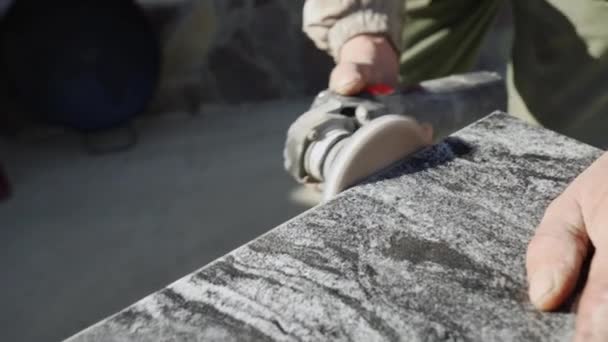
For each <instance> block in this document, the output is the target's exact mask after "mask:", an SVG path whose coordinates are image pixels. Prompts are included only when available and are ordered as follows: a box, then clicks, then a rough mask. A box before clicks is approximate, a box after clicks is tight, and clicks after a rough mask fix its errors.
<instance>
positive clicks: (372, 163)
mask: <svg viewBox="0 0 608 342" xmlns="http://www.w3.org/2000/svg"><path fill="white" fill-rule="evenodd" d="M432 135H433V134H432V129H431V128H430V126H423V125H420V124H419V123H418V122H416V121H415V120H414V119H411V118H408V117H404V116H401V115H385V116H381V117H379V118H377V119H374V120H372V121H371V122H369V123H368V124H366V125H363V126H362V127H361V128H359V129H358V130H357V131H356V132H355V133H354V134H353V135H352V136H351V137H350V138H348V139H349V140H348V142H346V143H345V145H344V147H343V148H342V149H341V150H340V152H339V155H338V156H337V157H336V159H335V160H334V161H333V163H332V165H331V168H330V171H329V175H328V177H327V180H326V182H325V184H324V186H323V200H324V201H327V200H330V199H331V198H333V197H334V196H336V195H337V194H338V193H340V192H342V191H343V190H345V189H347V188H349V187H351V186H353V185H355V184H356V183H358V182H360V181H362V180H363V179H364V178H366V177H368V176H370V175H372V174H374V173H376V172H379V171H381V170H382V169H385V168H387V167H388V166H390V165H391V164H393V163H395V162H396V161H398V160H400V159H403V158H405V157H407V156H408V155H410V154H412V153H414V152H416V151H418V150H420V149H421V148H423V147H425V146H429V145H431V144H432V140H433V138H432Z"/></svg>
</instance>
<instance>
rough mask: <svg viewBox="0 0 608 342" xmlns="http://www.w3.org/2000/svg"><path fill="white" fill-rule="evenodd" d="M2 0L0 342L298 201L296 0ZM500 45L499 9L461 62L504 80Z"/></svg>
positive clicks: (309, 81) (181, 261)
mask: <svg viewBox="0 0 608 342" xmlns="http://www.w3.org/2000/svg"><path fill="white" fill-rule="evenodd" d="M19 1H20V5H19V6H21V7H16V5H15V7H11V5H12V4H13V3H12V1H6V0H2V1H0V13H1V15H2V17H3V19H2V22H1V23H0V45H1V46H0V54H1V56H0V60H1V64H2V65H1V67H0V90H1V91H0V165H1V166H0V168H1V170H0V174H1V173H4V174H5V176H6V177H5V178H7V180H8V182H9V183H10V188H11V190H12V195H11V196H10V197H8V198H5V199H4V200H2V201H0V255H1V257H0V269H2V270H3V276H2V282H0V302H1V303H2V304H3V305H2V308H0V336H1V337H2V340H6V341H55V340H61V339H63V338H67V337H69V336H71V335H73V334H75V333H76V332H78V331H80V330H82V329H84V328H86V327H87V326H89V325H91V324H94V323H95V322H97V321H99V320H100V319H103V318H104V317H106V316H108V315H111V314H113V313H115V312H116V311H118V310H120V309H122V308H124V307H126V306H128V305H129V304H131V303H133V302H135V301H137V300H138V299H140V298H142V297H144V296H146V295H147V294H149V293H151V292H153V291H156V290H158V289H159V288H161V287H163V286H165V285H167V284H169V283H171V282H173V281H175V280H177V279H178V278H180V277H182V276H184V275H186V274H188V273H190V272H192V271H194V270H196V269H198V268H200V267H202V266H204V265H205V264H207V263H209V262H211V261H212V260H214V259H215V258H217V257H219V256H221V255H223V254H225V253H227V252H229V251H230V250H232V249H234V248H237V247H238V246H240V245H242V244H244V243H246V242H247V241H250V240H251V239H253V238H255V237H257V236H259V235H261V234H263V233H265V232H266V231H268V230H270V229H272V228H274V227H275V226H277V225H279V224H281V223H283V222H285V221H286V220H288V219H290V218H291V217H293V216H295V215H297V214H299V213H301V212H302V211H304V210H306V209H307V208H310V207H311V206H312V205H314V203H316V200H317V198H316V194H315V193H313V192H310V191H307V190H305V189H302V188H299V187H297V186H296V184H295V183H294V182H293V181H292V180H291V179H290V178H289V177H288V176H287V174H286V173H285V172H284V171H283V167H282V148H283V142H284V138H285V134H286V130H287V128H288V126H289V125H290V124H291V122H293V121H294V120H295V118H296V117H297V116H298V115H299V114H301V113H302V112H303V111H305V110H306V109H307V108H308V106H309V105H310V103H311V100H312V97H313V96H314V95H315V94H316V93H318V92H319V91H320V90H322V89H324V88H325V87H326V84H327V77H328V74H329V71H330V70H331V67H332V61H331V59H330V58H328V57H327V56H326V55H325V54H324V53H322V52H319V51H317V50H316V49H315V48H314V47H313V45H312V43H311V42H310V41H309V40H308V39H307V38H306V37H305V36H304V35H303V33H302V32H301V8H302V6H303V2H304V1H303V0H208V1H205V0H190V1H188V0H164V1H161V0H139V1H137V2H130V1H127V0H120V1H121V3H120V4H118V2H117V3H116V6H115V7H113V6H110V4H113V2H112V1H110V0H105V1H100V0H82V1H78V2H74V0H60V1H56V2H55V1H48V2H41V1H32V0H19ZM62 1H63V2H62ZM46 3H52V5H49V4H46ZM59 3H61V4H62V5H58V4H59ZM76 3H78V6H76ZM125 3H129V4H130V5H129V6H126V7H125V5H124V4H125ZM13 5H14V4H13ZM69 5H73V6H69ZM62 6H63V7H62ZM142 18H145V20H142ZM136 23H138V24H136ZM510 37H511V27H510V16H509V10H508V8H505V9H504V10H503V11H502V13H501V15H500V16H499V17H498V18H497V20H496V23H495V25H494V28H493V30H492V31H491V32H490V33H489V34H488V36H487V37H486V41H485V43H484V47H483V49H482V52H481V55H480V58H479V61H478V65H477V69H485V70H497V71H499V72H504V70H505V61H506V58H507V56H508V54H509V48H510V43H509V42H510ZM106 50H108V51H110V52H111V53H109V54H108V55H104V53H106V52H107V51H106ZM117 51H121V52H122V53H123V54H127V55H128V56H130V57H132V58H130V59H127V62H125V59H124V58H123V59H121V58H120V57H121V56H122V55H120V54H118V55H117ZM123 57H124V56H123ZM34 66H36V67H34ZM93 69H94V70H93ZM91 70H93V71H91ZM100 74H101V76H100ZM95 77H97V78H101V79H103V82H102V84H101V85H100V84H97V83H94V82H93V83H91V79H92V78H95ZM95 87H102V88H103V89H105V90H108V89H109V90H108V92H109V93H110V95H108V96H109V97H107V98H97V97H94V96H93V97H92V96H90V94H91V92H92V90H91V89H97V88H95ZM57 89H60V90H63V93H66V94H68V95H69V96H67V97H60V96H58V95H57V93H54V92H53V91H55V90H57ZM147 89H148V90H149V91H148V90H147ZM63 93H62V94H63ZM68 107H69V108H77V109H78V110H76V111H74V113H75V114H73V115H64V116H58V115H56V114H57V113H60V112H61V113H64V112H66V111H65V110H63V109H65V108H68ZM62 110H63V111H62ZM43 112H44V115H42V114H41V113H43ZM83 112H86V113H88V114H90V115H89V118H88V119H86V120H84V121H83V119H82V117H81V116H79V115H80V114H81V113H83ZM95 113H114V114H115V115H114V116H113V117H112V116H110V117H111V118H112V120H110V121H107V120H109V119H107V118H108V117H104V120H106V119H107V120H106V121H99V120H97V121H96V120H91V119H90V117H91V116H94V115H95ZM102 128H103V129H102ZM0 176H1V175H0ZM4 185H5V186H4V190H5V192H6V190H7V188H6V184H4ZM2 188H3V187H2V182H0V190H1V189H2ZM1 192H2V191H0V193H1Z"/></svg>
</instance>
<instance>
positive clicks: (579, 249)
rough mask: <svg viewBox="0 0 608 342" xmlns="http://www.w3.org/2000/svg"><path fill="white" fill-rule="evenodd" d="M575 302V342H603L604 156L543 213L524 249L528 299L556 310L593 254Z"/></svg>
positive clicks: (606, 281)
mask: <svg viewBox="0 0 608 342" xmlns="http://www.w3.org/2000/svg"><path fill="white" fill-rule="evenodd" d="M593 247H595V253H594V255H593V258H592V260H591V268H590V270H589V276H588V278H587V282H586V284H585V287H584V290H583V293H582V295H581V297H580V300H579V302H578V308H577V317H576V339H575V340H576V341H578V342H582V341H608V153H606V154H604V155H603V156H602V157H601V158H599V159H598V160H596V161H595V162H594V163H593V164H592V165H591V166H590V167H589V168H588V169H587V170H585V171H584V172H583V173H581V174H580V175H579V176H578V177H577V178H576V179H575V180H574V182H572V184H570V186H568V188H567V189H566V190H565V191H564V192H563V193H562V194H561V195H560V196H559V197H557V198H556V199H555V200H554V201H553V202H552V203H551V205H550V206H549V207H548V208H547V211H546V212H545V216H544V217H543V219H542V221H541V223H540V226H539V227H538V229H537V231H536V235H535V236H534V238H533V239H532V241H531V242H530V244H529V246H528V255H527V265H526V266H527V271H528V281H529V283H530V289H529V294H530V299H531V301H532V303H534V305H535V306H536V307H538V308H539V309H541V310H552V309H556V308H557V307H558V306H559V305H560V304H562V303H563V302H564V301H565V299H566V298H567V297H568V296H569V295H571V294H572V291H573V290H574V288H575V285H576V282H577V281H578V279H579V277H580V276H581V266H582V264H583V261H584V260H585V258H586V257H587V256H588V255H589V253H590V251H591V250H592V248H593Z"/></svg>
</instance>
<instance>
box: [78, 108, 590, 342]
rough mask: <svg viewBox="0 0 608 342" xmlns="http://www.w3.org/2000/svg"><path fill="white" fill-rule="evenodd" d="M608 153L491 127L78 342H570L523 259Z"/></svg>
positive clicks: (531, 131) (562, 315)
mask: <svg viewBox="0 0 608 342" xmlns="http://www.w3.org/2000/svg"><path fill="white" fill-rule="evenodd" d="M600 154H601V151H600V150H598V149H595V148H592V147H590V146H587V145H585V144H582V143H579V142H577V141H575V140H572V139H569V138H567V137H564V136H561V135H558V134H557V133H554V132H551V131H549V130H546V129H543V128H539V127H532V126H529V125H527V124H525V123H523V122H521V121H519V120H517V119H515V118H513V117H510V116H508V115H506V114H501V113H495V114H492V115H490V116H488V117H486V118H484V119H483V120H481V121H478V122H476V123H475V124H473V125H471V126H469V127H467V128H465V129H464V130H461V131H459V132H457V133H456V134H454V135H453V136H451V137H450V138H448V139H446V140H445V141H444V142H442V143H440V144H437V145H435V146H433V147H431V148H428V149H426V150H423V151H421V152H420V153H418V154H416V155H415V156H414V157H412V158H409V159H407V160H404V161H402V162H399V163H398V164H396V165H394V166H393V167H391V168H389V169H388V170H386V171H385V172H382V173H381V174H379V175H377V176H375V177H372V178H370V179H369V180H368V181H366V182H365V183H364V184H361V185H359V186H357V187H355V188H353V189H351V190H348V191H346V192H344V193H342V194H341V195H339V196H338V197H336V198H335V199H334V200H332V201H330V202H328V203H326V204H323V205H320V206H317V207H315V208H313V209H311V210H310V211H308V212H306V213H304V214H302V215H300V216H298V217H296V218H294V219H292V220H290V221H288V222H286V223H285V224H283V225H281V226H279V227H277V228H275V229H274V230H272V231H270V232H269V233H267V234H265V235H263V236H261V237H259V238H258V239H256V240H254V241H252V242H250V243H248V244H246V245H244V246H242V247H241V248H239V249H237V250H235V251H233V252H231V253H229V254H227V255H226V256H224V257H222V258H220V259H218V260H216V261H215V262H213V263H211V264H209V265H207V266H205V267H203V268H202V269H200V270H198V271H196V272H194V273H192V274H190V275H188V276H186V277H184V278H182V279H181V280H178V281H177V282H175V283H173V284H171V285H169V286H167V287H166V288H164V289H162V290H160V291H158V292H156V293H154V294H152V295H150V296H148V297H146V298H144V299H142V300H141V301H139V302H137V303H135V304H133V305H131V306H130V307H128V308H126V309H125V310H123V311H121V312H119V313H117V314H116V315H114V316H112V317H109V318H108V319H106V320H104V321H102V322H100V323H98V324H96V325H94V326H92V327H90V328H88V329H86V330H84V331H83V332H81V333H79V334H77V335H75V336H74V337H72V338H70V339H69V340H68V341H70V342H80V341H202V340H204V341H243V340H247V341H249V340H264V341H270V340H276V341H299V340H302V341H323V340H332V341H345V340H354V341H567V340H569V338H570V337H571V336H572V332H573V322H574V320H573V314H571V313H569V312H568V310H562V311H561V312H555V313H539V312H537V311H535V310H534V309H533V308H532V306H531V304H530V303H529V301H528V299H527V296H526V280H525V272H524V258H525V250H526V245H527V241H528V240H529V238H530V237H531V235H532V233H533V231H534V229H535V226H536V224H537V223H538V222H539V220H540V218H541V216H542V214H543V211H544V208H545V206H546V205H547V204H548V203H549V201H550V200H551V199H553V198H554V197H555V196H557V195H558V194H559V193H560V191H561V190H562V189H564V187H565V186H566V185H567V184H568V183H569V182H570V181H571V180H572V179H573V178H574V177H575V176H576V175H577V174H578V173H579V172H580V171H582V170H583V169H585V168H586V167H587V166H588V165H590V164H591V163H592V162H593V160H594V159H595V158H597V157H598V156H599V155H600ZM243 229H247V227H243Z"/></svg>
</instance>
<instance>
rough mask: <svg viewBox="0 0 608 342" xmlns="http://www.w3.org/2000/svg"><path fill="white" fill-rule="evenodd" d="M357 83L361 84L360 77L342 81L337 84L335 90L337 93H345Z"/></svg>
mask: <svg viewBox="0 0 608 342" xmlns="http://www.w3.org/2000/svg"><path fill="white" fill-rule="evenodd" d="M359 82H361V77H356V76H355V77H349V78H346V79H344V80H342V81H341V82H339V83H338V84H337V85H336V90H337V91H338V92H346V91H349V90H351V89H352V88H353V87H354V86H355V85H357V84H358V83H359Z"/></svg>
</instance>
